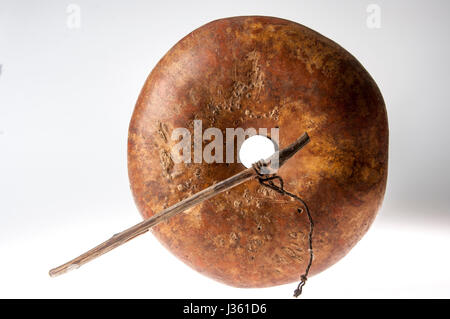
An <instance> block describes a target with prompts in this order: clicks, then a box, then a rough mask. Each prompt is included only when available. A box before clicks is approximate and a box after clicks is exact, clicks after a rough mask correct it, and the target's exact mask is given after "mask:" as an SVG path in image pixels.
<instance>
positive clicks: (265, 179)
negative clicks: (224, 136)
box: [253, 161, 314, 297]
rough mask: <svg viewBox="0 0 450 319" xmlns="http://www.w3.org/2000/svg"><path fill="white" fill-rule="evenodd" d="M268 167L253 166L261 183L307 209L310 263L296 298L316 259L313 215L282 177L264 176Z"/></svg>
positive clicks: (300, 211)
mask: <svg viewBox="0 0 450 319" xmlns="http://www.w3.org/2000/svg"><path fill="white" fill-rule="evenodd" d="M266 165H267V164H265V163H264V161H259V162H257V163H255V164H253V169H254V170H255V172H256V174H257V178H258V181H259V183H260V184H261V185H262V186H264V187H268V188H270V189H273V190H274V191H276V192H278V193H280V194H281V195H285V196H289V197H292V198H294V199H295V200H297V201H299V202H300V203H301V204H302V206H303V207H304V208H305V211H306V215H307V217H308V221H309V235H308V246H309V247H308V251H309V261H308V265H307V266H306V269H305V272H304V273H303V274H302V275H301V276H300V282H299V284H298V286H297V288H296V289H295V290H294V297H298V296H300V295H301V294H302V290H303V286H304V285H305V284H306V281H307V280H308V274H309V270H310V268H311V265H312V261H313V259H314V252H313V246H312V235H313V231H314V222H313V219H312V217H311V213H310V211H309V208H308V205H307V204H306V202H305V201H304V200H303V199H301V198H300V197H299V196H297V195H295V194H293V193H290V192H288V191H286V190H285V189H284V181H283V179H282V178H281V176H278V175H276V174H271V175H269V176H267V175H263V174H262V173H261V167H262V166H266ZM275 180H277V181H278V182H279V184H280V185H279V186H278V185H275V183H274V181H275ZM297 211H298V212H299V213H300V214H301V213H302V212H303V210H302V209H301V208H297Z"/></svg>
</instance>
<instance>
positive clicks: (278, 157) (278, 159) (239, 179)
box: [49, 133, 309, 277]
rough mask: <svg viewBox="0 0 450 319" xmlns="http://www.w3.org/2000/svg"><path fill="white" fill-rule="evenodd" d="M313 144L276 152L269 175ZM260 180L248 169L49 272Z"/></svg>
mask: <svg viewBox="0 0 450 319" xmlns="http://www.w3.org/2000/svg"><path fill="white" fill-rule="evenodd" d="M308 142H309V136H308V134H307V133H304V134H303V135H302V136H301V137H300V138H299V139H297V140H296V141H295V142H294V143H292V144H291V145H289V146H288V147H286V148H284V149H282V150H281V151H279V152H276V153H275V154H273V155H272V156H271V157H269V158H268V159H266V160H265V161H263V163H264V165H265V168H266V172H268V173H274V172H276V171H277V169H278V168H279V167H281V166H282V165H283V164H284V163H285V162H286V161H287V160H288V159H289V158H291V157H292V156H293V155H294V154H295V153H297V151H299V150H300V149H301V148H302V147H303V146H305V145H306V144H307V143H308ZM255 177H257V174H256V171H255V169H254V168H253V167H250V168H247V169H245V170H243V171H242V172H239V173H237V174H236V175H233V176H231V177H230V178H227V179H225V180H223V181H221V182H219V183H217V184H215V185H212V186H209V187H208V188H206V189H204V190H202V191H200V192H198V193H196V194H194V195H192V196H191V197H188V198H186V199H184V200H182V201H180V202H178V203H176V204H175V205H173V206H170V207H168V208H166V209H164V210H163V211H161V212H159V213H158V214H156V215H154V216H152V217H151V218H149V219H146V220H144V221H142V222H140V223H139V224H136V225H134V226H132V227H130V228H128V229H126V230H124V231H122V232H120V233H118V234H115V235H114V236H112V237H111V238H110V239H108V240H107V241H105V242H103V243H101V244H100V245H98V246H96V247H94V248H92V249H91V250H89V251H87V252H85V253H84V254H82V255H80V256H78V257H77V258H74V259H72V260H71V261H68V262H67V263H65V264H62V265H61V266H59V267H56V268H53V269H51V270H50V271H49V275H50V276H51V277H56V276H58V275H61V274H64V273H66V272H68V271H70V270H72V269H77V268H79V267H80V266H82V265H84V264H85V263H87V262H89V261H91V260H92V259H95V258H97V257H99V256H101V255H103V254H105V253H107V252H109V251H110V250H112V249H114V248H116V247H119V246H120V245H122V244H124V243H126V242H127V241H129V240H131V239H133V238H135V237H137V236H139V235H142V234H144V233H145V232H147V231H148V230H149V229H150V228H151V227H153V226H155V225H157V224H159V223H161V222H162V221H165V220H167V219H169V218H171V217H173V216H175V215H177V214H179V213H181V212H183V211H185V210H187V209H189V208H191V207H193V206H195V205H197V204H199V203H201V202H203V201H205V200H207V199H209V198H211V197H214V196H216V195H217V194H220V193H222V192H224V191H226V190H229V189H230V188H233V187H235V186H237V185H239V184H242V183H244V182H246V181H248V180H249V179H251V178H255Z"/></svg>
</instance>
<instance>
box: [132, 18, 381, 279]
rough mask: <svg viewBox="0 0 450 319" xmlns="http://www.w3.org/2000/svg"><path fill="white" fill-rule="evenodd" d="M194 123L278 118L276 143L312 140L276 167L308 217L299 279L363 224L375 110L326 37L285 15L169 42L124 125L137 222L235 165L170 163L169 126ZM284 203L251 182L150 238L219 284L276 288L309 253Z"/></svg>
mask: <svg viewBox="0 0 450 319" xmlns="http://www.w3.org/2000/svg"><path fill="white" fill-rule="evenodd" d="M194 119H201V120H203V129H206V128H208V127H217V128H220V129H222V130H223V132H224V134H225V128H227V127H242V128H244V129H245V128H247V127H255V128H259V127H266V128H269V131H270V128H272V127H277V126H278V127H280V145H281V146H286V145H287V144H289V143H291V142H293V141H294V140H295V139H296V138H297V137H299V136H300V135H301V134H302V133H303V132H305V131H306V132H308V134H309V135H310V137H311V142H310V143H309V144H308V145H307V146H306V147H305V148H304V149H303V150H302V151H301V152H300V153H299V154H297V155H295V157H294V158H292V159H291V160H290V161H289V162H288V163H287V164H286V165H285V166H284V167H282V168H281V170H280V171H279V174H280V175H281V176H282V177H283V178H284V180H285V187H286V189H288V190H289V191H291V192H294V193H298V194H300V195H301V196H302V197H303V198H304V199H305V201H306V202H307V203H308V204H309V207H310V210H311V214H312V216H313V218H314V221H315V233H314V237H313V244H314V254H315V259H314V262H313V265H312V268H311V274H316V273H318V272H320V271H322V270H324V269H326V268H328V267H330V266H331V265H333V264H334V263H336V262H337V261H338V260H339V259H341V258H342V257H343V256H345V254H347V253H348V251H349V250H350V249H351V248H352V247H353V246H354V245H355V244H356V243H357V242H358V240H359V239H360V238H361V237H362V236H363V235H364V234H365V233H366V231H367V229H368V228H369V226H370V225H371V223H372V221H373V220H374V218H375V215H376V212H377V210H378V208H379V206H380V205H381V202H382V199H383V195H384V191H385V185H386V177H387V159H388V125H387V116H386V110H385V106H384V102H383V98H382V96H381V94H380V92H379V90H378V88H377V86H376V84H375V82H374V81H373V79H372V78H371V77H370V75H369V74H368V73H367V71H366V70H365V69H364V68H363V67H362V66H361V64H360V63H359V62H358V61H357V60H356V59H355V58H354V57H353V56H352V55H350V54H349V53H348V52H347V51H345V50H344V49H343V48H341V47H340V46H339V45H337V44H336V43H334V42H333V41H331V40H329V39H327V38H325V37H323V36H322V35H320V34H318V33H316V32H314V31H312V30H310V29H308V28H306V27H304V26H302V25H300V24H297V23H294V22H291V21H287V20H282V19H278V18H272V17H235V18H228V19H222V20H217V21H213V22H211V23H209V24H207V25H205V26H203V27H201V28H199V29H197V30H195V31H193V32H192V33H190V34H189V35H187V36H186V37H185V38H183V39H182V40H181V41H180V42H178V43H177V44H176V45H175V46H174V47H173V48H172V49H171V50H170V51H169V52H168V53H167V54H166V55H165V56H164V57H163V59H162V60H161V61H160V62H159V63H158V65H157V66H156V67H155V68H154V70H153V71H152V72H151V74H150V76H149V77H148V79H147V81H146V83H145V85H144V87H143V89H142V92H141V94H140V96H139V99H138V101H137V104H136V108H135V111H134V114H133V117H132V120H131V123H130V130H129V140H128V166H129V176H130V181H131V188H132V192H133V195H134V198H135V201H136V203H137V206H138V208H139V210H140V212H141V214H142V215H143V216H144V217H145V218H148V217H149V216H152V215H153V214H155V213H156V212H158V211H160V210H162V209H163V208H164V207H167V206H169V205H172V204H174V203H176V202H178V201H180V200H181V199H183V198H186V197H187V196H189V195H192V194H194V193H195V192H197V191H199V190H202V189H204V188H206V187H207V186H209V185H211V184H213V183H214V182H217V181H220V180H222V179H224V178H227V177H229V176H231V175H233V174H235V173H237V172H238V171H240V170H242V169H243V166H242V165H241V164H229V165H227V164H206V163H203V164H195V163H192V164H175V163H174V162H173V161H172V159H171V157H170V150H171V148H172V146H173V145H174V144H176V143H177V141H172V140H171V132H172V130H173V129H174V128H176V127H187V128H189V129H190V130H191V132H192V134H193V121H194ZM205 144H207V143H205ZM297 207H298V203H297V202H294V201H291V200H289V199H288V198H284V197H282V196H281V195H278V194H275V193H274V192H272V191H268V190H267V189H265V188H263V187H262V186H260V185H259V184H258V182H257V181H250V182H247V183H245V184H243V185H240V186H238V187H236V188H235V189H233V190H231V191H229V192H227V193H226V194H222V195H219V196H217V197H215V198H213V199H210V200H208V201H206V202H204V203H202V204H201V205H199V206H198V207H196V208H193V209H191V210H190V211H188V212H186V213H184V214H182V215H180V216H176V217H174V218H172V219H171V220H170V221H168V222H166V223H164V224H161V225H159V226H157V227H155V229H154V230H153V233H154V234H155V236H156V237H157V238H158V239H159V240H160V241H161V242H162V243H163V244H164V245H165V246H166V247H167V248H168V249H169V250H171V251H172V252H173V253H174V254H175V255H177V256H178V257H179V258H180V259H181V260H183V261H184V262H185V263H187V264H188V265H190V266H191V267H192V268H194V269H196V270H197V271H199V272H201V273H203V274H205V275H207V276H210V277H212V278H215V279H217V280H219V281H221V282H224V283H227V284H229V285H233V286H238V287H265V286H273V285H279V284H284V283H289V282H292V281H297V280H298V279H299V275H300V274H301V273H303V271H304V269H305V267H306V264H307V262H308V251H307V240H308V238H307V235H308V230H309V224H308V220H307V218H306V216H305V215H304V214H302V215H300V214H298V213H297V212H296V208H297ZM149 253H150V252H149ZM167 275H168V276H170V274H167Z"/></svg>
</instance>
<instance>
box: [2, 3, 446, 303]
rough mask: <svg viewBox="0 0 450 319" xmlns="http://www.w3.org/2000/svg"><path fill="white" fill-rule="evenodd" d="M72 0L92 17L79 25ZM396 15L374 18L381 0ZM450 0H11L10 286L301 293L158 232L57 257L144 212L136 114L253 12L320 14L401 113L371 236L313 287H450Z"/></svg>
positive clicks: (5, 36) (34, 293)
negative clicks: (186, 47) (135, 170)
mask: <svg viewBox="0 0 450 319" xmlns="http://www.w3.org/2000/svg"><path fill="white" fill-rule="evenodd" d="M70 3H74V4H76V5H78V6H79V8H80V9H81V24H80V28H75V29H71V28H69V27H68V24H67V19H68V17H69V14H68V13H67V12H66V10H67V7H68V5H69V4H70ZM371 3H375V4H377V5H378V6H379V8H380V9H381V15H380V26H381V28H375V29H373V28H369V27H368V26H367V21H366V20H367V18H368V16H369V15H370V13H367V12H366V10H367V7H368V5H369V4H371ZM449 9H450V2H448V1H356V0H355V1H345V2H344V1H261V0H258V1H242V0H240V1H232V0H228V1H223V2H217V1H160V2H156V1H73V2H69V1H17V0H6V1H5V0H0V64H1V70H2V72H1V74H0V297H3V298H9V297H38V298H40V297H60V298H66V297H87V298H89V297H104V298H107V297H124V298H128V297H137V298H197V297H198V298H201V297H203V298H219V297H225V298H238V297H242V298H252V297H255V298H259V297H267V298H289V297H290V296H291V295H292V292H293V290H294V288H295V286H296V284H295V283H293V284H290V285H285V286H279V287H274V288H266V289H237V288H232V287H228V286H225V285H223V284H220V283H217V282H215V281H213V280H211V279H209V278H207V277H204V276H202V275H200V274H198V273H196V272H195V271H194V270H191V269H190V268H189V267H187V266H186V265H184V264H183V263H182V262H180V261H179V260H177V259H176V258H175V257H174V256H172V255H171V254H170V253H169V252H168V251H166V250H165V249H164V248H163V247H162V246H161V245H160V244H159V243H158V242H157V240H156V239H155V238H154V237H153V236H152V235H144V236H141V237H139V238H136V239H135V240H133V241H130V242H129V243H127V244H126V245H125V246H122V247H120V248H118V249H116V250H114V251H112V252H111V253H109V254H107V255H105V256H103V257H101V258H99V259H97V260H95V261H93V262H92V263H90V264H88V265H86V266H83V267H82V268H80V269H79V270H76V271H73V272H71V273H69V274H67V275H64V276H61V277H58V278H54V279H51V278H49V277H48V275H47V272H48V270H49V269H50V268H51V267H54V266H56V265H59V264H61V263H62V262H65V261H67V260H68V259H70V258H73V257H75V256H77V255H78V254H80V253H82V252H83V251H85V250H87V249H89V248H91V247H92V246H94V245H96V244H98V243H100V242H101V241H103V240H105V239H107V238H109V236H111V235H112V234H113V233H116V232H118V231H120V230H122V229H124V228H125V227H128V226H131V225H133V224H135V223H137V222H139V221H140V220H141V217H140V215H139V213H138V211H137V209H136V207H135V205H134V202H133V199H132V196H131V192H130V190H129V183H128V176H127V166H126V143H127V130H128V123H129V120H130V117H131V114H132V111H133V107H134V104H135V102H136V98H137V96H138V94H139V91H140V89H141V87H142V85H143V83H144V81H145V79H146V77H147V75H148V73H149V72H150V71H151V69H152V68H153V67H154V65H155V64H156V63H157V62H158V60H159V59H160V58H161V57H162V56H163V55H164V54H165V53H166V52H167V51H168V50H169V49H170V48H171V47H172V46H173V45H174V44H175V43H176V42H177V41H178V40H179V39H181V38H182V37H183V36H184V35H186V34H188V33H189V32H191V31H192V30H193V29H195V28H197V27H200V26H201V25H203V24H205V23H207V22H209V21H211V20H214V19H217V18H223V17H228V16H237V15H269V16H278V17H281V18H286V19H289V20H293V21H296V22H299V23H301V24H304V25H306V26H308V27H310V28H312V29H314V30H316V31H318V32H320V33H322V34H323V35H325V36H327V37H329V38H331V39H332V40H334V41H336V42H337V43H339V44H340V45H342V46H343V47H344V48H346V49H347V50H348V51H349V52H351V53H352V54H353V55H354V56H355V57H356V58H357V59H358V60H359V61H360V62H361V63H362V64H363V65H364V66H365V67H366V69H367V70H368V71H369V73H371V75H372V76H373V77H374V79H375V80H376V82H377V83H378V85H379V87H380V89H381V92H382V94H383V96H384V98H385V101H386V106H387V110H388V115H389V125H390V162H389V180H388V188H387V192H386V197H385V202H384V205H383V208H382V210H381V211H380V213H379V216H378V217H377V219H376V221H375V223H374V224H373V226H372V228H371V229H370V230H369V232H368V234H367V235H366V236H365V237H364V238H363V239H362V240H361V242H360V243H359V244H358V245H357V246H356V247H355V248H354V249H353V250H352V251H351V252H350V253H349V254H348V255H347V256H346V257H345V258H344V259H342V260H341V261H340V262H339V263H337V264H336V265H335V266H333V267H331V268H329V269H328V270H326V271H325V272H323V273H321V274H319V275H317V276H314V277H311V278H310V280H309V281H308V283H307V285H306V286H305V289H304V294H303V296H302V298H331V297H337V298H339V297H342V298H348V297H356V298H368V297H374V298H392V297H406V298H408V297H425V298H428V297H447V298H448V297H450V271H449V269H450V256H449V254H450V248H449V247H450V234H449V230H450V212H449V207H450V199H449V198H450V196H449V188H450V170H449V168H448V163H449V160H450V152H449V150H448V148H449V136H450V128H449V124H448V122H449V115H450V112H449V105H448V101H449V98H450V88H449V77H450V63H449V62H448V57H449V56H450V47H449V40H448V39H449V38H450V19H448V18H449V16H448V15H449V12H450V10H449Z"/></svg>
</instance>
